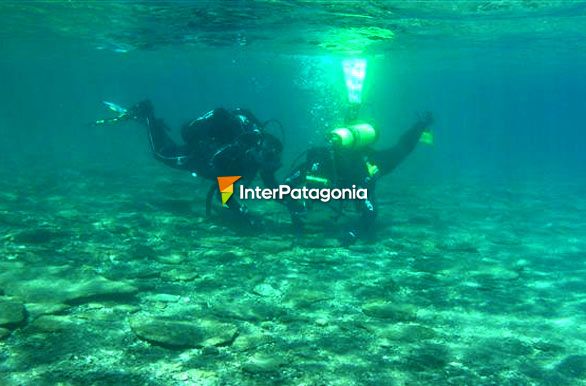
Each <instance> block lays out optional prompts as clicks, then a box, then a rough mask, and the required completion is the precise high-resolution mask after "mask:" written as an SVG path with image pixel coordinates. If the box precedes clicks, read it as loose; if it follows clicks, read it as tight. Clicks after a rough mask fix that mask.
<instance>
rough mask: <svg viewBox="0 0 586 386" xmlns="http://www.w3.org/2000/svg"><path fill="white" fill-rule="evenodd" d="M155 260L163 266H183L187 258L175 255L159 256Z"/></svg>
mask: <svg viewBox="0 0 586 386" xmlns="http://www.w3.org/2000/svg"><path fill="white" fill-rule="evenodd" d="M155 259H156V260H157V261H158V262H159V263H163V264H181V263H182V262H183V261H184V260H185V256H182V255H177V254H173V255H167V256H157V257H155Z"/></svg>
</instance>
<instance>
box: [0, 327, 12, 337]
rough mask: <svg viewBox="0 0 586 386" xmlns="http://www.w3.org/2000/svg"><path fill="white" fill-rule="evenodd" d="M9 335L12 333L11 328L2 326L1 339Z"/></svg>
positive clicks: (0, 329)
mask: <svg viewBox="0 0 586 386" xmlns="http://www.w3.org/2000/svg"><path fill="white" fill-rule="evenodd" d="M8 335H10V330H9V329H7V328H2V327H0V339H4V338H6V337H7V336H8Z"/></svg>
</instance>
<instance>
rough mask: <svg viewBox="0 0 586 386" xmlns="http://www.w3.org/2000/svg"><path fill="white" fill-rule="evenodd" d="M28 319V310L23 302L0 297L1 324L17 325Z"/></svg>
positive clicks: (5, 325)
mask: <svg viewBox="0 0 586 386" xmlns="http://www.w3.org/2000/svg"><path fill="white" fill-rule="evenodd" d="M25 319H26V310H25V308H24V305H23V304H22V303H21V302H18V301H16V300H9V299H6V298H0V326H4V327H7V326H16V325H19V324H21V323H22V322H24V320H25Z"/></svg>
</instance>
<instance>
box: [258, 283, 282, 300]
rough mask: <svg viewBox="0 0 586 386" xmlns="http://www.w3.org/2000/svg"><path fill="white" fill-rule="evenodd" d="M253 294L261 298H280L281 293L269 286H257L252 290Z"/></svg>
mask: <svg viewBox="0 0 586 386" xmlns="http://www.w3.org/2000/svg"><path fill="white" fill-rule="evenodd" d="M252 292H253V293H255V294H257V295H259V296H263V297H278V296H281V291H279V290H278V289H276V288H274V287H273V286H271V285H270V284H265V283H262V284H258V285H256V286H255V287H254V288H253V290H252Z"/></svg>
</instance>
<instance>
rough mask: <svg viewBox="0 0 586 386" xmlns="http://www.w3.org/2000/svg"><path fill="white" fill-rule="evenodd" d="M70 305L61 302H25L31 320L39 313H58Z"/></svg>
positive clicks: (39, 314)
mask: <svg viewBox="0 0 586 386" xmlns="http://www.w3.org/2000/svg"><path fill="white" fill-rule="evenodd" d="M69 307H70V306H69V305H67V304H61V303H27V304H26V310H27V312H28V315H29V317H30V319H31V320H34V319H36V318H38V317H39V316H41V315H51V314H58V313H60V312H63V311H65V310H66V309H68V308H69Z"/></svg>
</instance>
